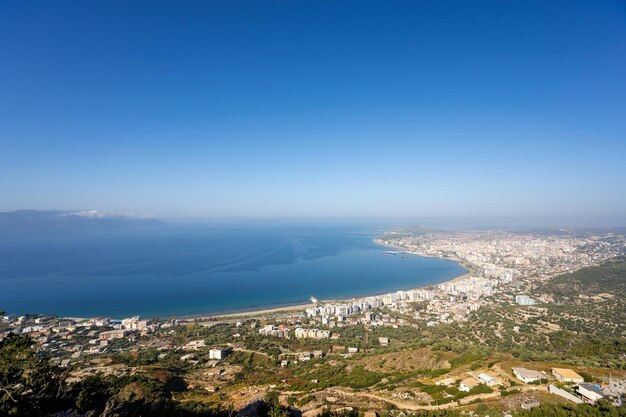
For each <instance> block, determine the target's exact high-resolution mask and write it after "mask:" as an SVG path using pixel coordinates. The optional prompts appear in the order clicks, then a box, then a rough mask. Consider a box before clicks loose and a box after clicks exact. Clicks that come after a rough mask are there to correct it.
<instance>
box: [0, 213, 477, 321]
mask: <svg viewBox="0 0 626 417" xmlns="http://www.w3.org/2000/svg"><path fill="white" fill-rule="evenodd" d="M380 232H381V230H377V229H375V228H369V227H367V228H364V227H355V226H350V227H347V226H332V227H330V226H319V225H317V226H314V227H313V226H306V225H297V226H296V225H288V226H284V225H283V226H277V225H274V226H259V225H249V224H246V225H210V226H207V225H204V226H200V227H198V226H196V227H189V226H185V227H178V226H177V227H163V228H158V229H133V230H81V231H71V232H63V233H54V232H48V233H4V234H0V309H4V310H6V311H7V312H11V313H17V314H23V313H52V314H58V315H62V316H78V317H88V316H109V317H115V318H120V317H123V316H128V315H142V316H153V315H159V316H161V317H167V316H171V315H178V316H180V315H194V314H203V313H217V312H234V311H244V310H251V309H255V308H263V307H275V306H282V305H290V304H298V303H305V302H308V297H309V296H310V295H314V296H315V297H317V298H319V299H330V298H346V297H354V296H363V295H373V294H380V293H384V292H390V291H395V290H399V289H408V288H414V287H418V286H424V285H428V284H435V283H438V282H441V281H445V280H447V279H451V278H453V277H455V276H458V275H460V274H462V273H463V272H465V270H464V269H463V268H462V267H460V266H459V265H458V264H456V263H454V262H451V261H446V260H442V259H437V258H423V257H409V258H403V257H400V256H390V255H383V254H381V251H384V250H386V248H383V247H381V246H378V245H377V244H375V243H374V241H373V239H374V238H375V237H376V235H377V234H378V233H380Z"/></svg>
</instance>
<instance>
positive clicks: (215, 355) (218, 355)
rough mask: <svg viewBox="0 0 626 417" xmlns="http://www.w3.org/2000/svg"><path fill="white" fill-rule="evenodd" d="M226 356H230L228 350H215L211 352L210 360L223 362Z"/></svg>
mask: <svg viewBox="0 0 626 417" xmlns="http://www.w3.org/2000/svg"><path fill="white" fill-rule="evenodd" d="M226 356H228V350H226V349H220V348H214V349H211V350H209V359H217V360H221V359H224V358H225V357H226Z"/></svg>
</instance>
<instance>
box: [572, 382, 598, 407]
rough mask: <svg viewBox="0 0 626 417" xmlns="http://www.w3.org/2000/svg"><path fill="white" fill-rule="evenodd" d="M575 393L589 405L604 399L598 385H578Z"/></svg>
mask: <svg viewBox="0 0 626 417" xmlns="http://www.w3.org/2000/svg"><path fill="white" fill-rule="evenodd" d="M577 391H578V393H579V394H580V395H582V397H583V398H584V399H585V401H587V402H589V403H595V402H596V401H598V400H601V399H602V398H604V390H603V389H602V387H600V385H598V384H580V385H578V390H577Z"/></svg>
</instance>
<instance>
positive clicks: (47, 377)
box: [0, 334, 64, 416]
mask: <svg viewBox="0 0 626 417" xmlns="http://www.w3.org/2000/svg"><path fill="white" fill-rule="evenodd" d="M32 345H33V341H32V340H31V339H30V338H29V337H27V336H21V335H14V334H11V335H9V336H8V337H7V338H6V339H4V340H3V341H1V342H0V415H6V414H8V415H14V416H34V415H45V414H46V413H49V412H52V411H56V410H57V408H58V407H59V406H60V405H61V404H62V402H63V398H64V395H63V394H64V393H63V392H62V388H63V386H64V385H63V383H62V380H61V377H60V374H59V373H58V372H56V370H54V369H53V368H52V367H51V366H50V365H49V364H48V363H47V361H45V360H44V359H41V358H39V357H37V355H36V354H35V351H34V350H33V349H32Z"/></svg>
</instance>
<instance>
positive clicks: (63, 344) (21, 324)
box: [0, 314, 179, 366]
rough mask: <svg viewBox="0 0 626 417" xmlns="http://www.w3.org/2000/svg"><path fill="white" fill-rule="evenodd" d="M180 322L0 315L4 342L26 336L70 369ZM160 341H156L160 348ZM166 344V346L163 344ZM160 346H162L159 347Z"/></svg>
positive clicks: (1, 333) (0, 331) (133, 318)
mask: <svg viewBox="0 0 626 417" xmlns="http://www.w3.org/2000/svg"><path fill="white" fill-rule="evenodd" d="M178 324H179V323H178V321H177V320H169V321H161V322H158V323H153V322H152V321H150V320H142V319H140V318H139V317H130V318H126V319H123V320H114V319H110V318H90V319H68V318H59V317H56V316H50V315H24V316H15V315H10V314H7V315H2V316H0V340H2V339H4V338H5V337H7V336H8V335H9V334H11V333H13V334H24V335H28V336H29V337H31V339H33V340H34V341H35V342H36V346H37V347H38V349H40V350H42V351H46V352H47V353H48V354H49V355H50V356H51V357H52V362H53V363H57V364H59V365H61V366H68V365H69V364H71V363H73V362H77V361H79V360H80V359H81V358H82V357H84V356H86V355H94V354H102V353H107V352H112V351H115V350H117V349H120V348H122V347H123V348H128V346H133V345H134V344H135V341H136V339H137V338H139V337H146V336H150V335H153V334H154V333H155V332H156V331H157V330H164V331H165V330H166V329H169V328H172V327H176V326H178ZM159 343H160V341H159V340H158V338H156V339H155V340H153V341H152V342H151V344H150V346H153V347H156V346H157V345H159ZM161 344H162V343H161ZM159 346H160V345H159Z"/></svg>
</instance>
